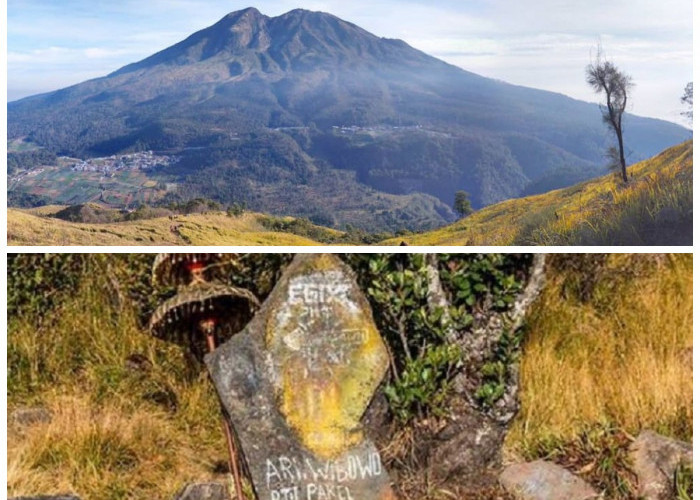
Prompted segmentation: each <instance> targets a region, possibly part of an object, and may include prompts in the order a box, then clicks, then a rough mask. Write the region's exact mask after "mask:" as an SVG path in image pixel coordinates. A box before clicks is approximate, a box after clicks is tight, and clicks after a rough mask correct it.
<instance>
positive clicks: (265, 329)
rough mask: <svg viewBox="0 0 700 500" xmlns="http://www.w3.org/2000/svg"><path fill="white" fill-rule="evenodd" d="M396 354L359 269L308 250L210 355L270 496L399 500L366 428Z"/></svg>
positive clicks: (254, 473)
mask: <svg viewBox="0 0 700 500" xmlns="http://www.w3.org/2000/svg"><path fill="white" fill-rule="evenodd" d="M388 356H389V355H388V353H387V350H386V347H385V345H384V342H383V340H382V338H381V336H380V335H379V332H378V331H377V328H376V326H375V324H374V321H373V319H372V313H371V310H370V307H369V303H368V302H367V300H366V298H365V297H364V295H363V293H362V291H361V290H360V288H359V287H358V286H357V283H356V281H355V277H354V273H353V272H352V270H350V268H349V267H348V266H346V265H345V264H344V263H343V262H342V261H340V260H339V259H338V258H337V257H335V256H333V255H311V254H301V255H297V256H296V257H295V259H294V260H293V261H292V263H291V264H290V266H289V267H288V268H287V270H286V271H285V273H284V274H283V276H282V278H281V279H280V281H279V282H278V283H277V285H276V286H275V289H274V290H273V291H272V293H271V294H270V296H269V297H268V299H267V300H266V301H265V303H264V304H263V306H262V309H261V310H260V312H259V313H258V314H257V315H256V316H255V318H254V319H253V320H252V321H251V322H250V323H249V324H248V326H247V327H246V328H245V329H244V330H243V331H242V332H241V333H240V334H238V335H236V336H234V337H233V338H231V339H230V340H229V341H228V342H226V343H225V344H223V345H222V346H220V347H219V348H218V349H217V350H216V351H214V352H213V353H211V354H208V355H207V356H206V357H205V362H206V364H207V367H208V369H209V371H210V373H211V375H212V379H213V381H214V385H215V386H216V389H217V391H218V393H219V396H220V398H221V401H222V403H223V406H224V408H225V410H226V412H227V413H228V415H229V418H230V419H231V422H232V424H233V426H234V427H235V429H236V431H237V434H238V439H239V440H240V445H241V448H242V451H243V454H244V456H245V458H246V462H247V464H248V469H249V471H250V475H251V479H252V481H253V487H254V489H255V492H256V494H257V496H258V498H259V499H260V500H331V499H333V500H336V499H337V500H374V499H377V500H380V499H381V500H393V499H394V498H395V496H394V493H393V492H392V489H391V485H390V481H389V478H388V476H387V474H386V471H385V469H384V467H383V465H382V463H381V460H380V457H379V453H378V452H377V449H376V447H375V446H374V444H373V443H372V442H371V441H369V439H368V438H367V437H366V436H365V435H364V433H363V429H362V424H361V419H362V416H363V414H364V412H365V410H366V408H367V405H368V404H369V402H370V400H371V398H372V396H373V394H374V392H375V391H376V390H377V387H378V385H379V383H380V382H381V381H382V379H383V378H384V374H385V372H386V370H387V367H388V363H389V358H388Z"/></svg>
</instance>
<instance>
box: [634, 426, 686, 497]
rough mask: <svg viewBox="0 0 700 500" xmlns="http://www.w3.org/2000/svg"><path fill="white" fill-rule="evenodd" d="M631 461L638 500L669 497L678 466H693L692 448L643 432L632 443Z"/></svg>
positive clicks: (679, 442)
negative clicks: (683, 464) (639, 499)
mask: <svg viewBox="0 0 700 500" xmlns="http://www.w3.org/2000/svg"><path fill="white" fill-rule="evenodd" d="M630 459H631V461H632V469H633V470H634V473H635V474H636V475H637V488H638V494H639V496H640V497H643V498H645V499H648V500H656V499H662V498H670V497H671V495H672V488H673V487H672V483H673V476H674V473H675V470H676V468H677V467H678V466H679V465H680V464H681V463H686V464H688V465H692V463H693V447H692V445H690V444H688V443H684V442H682V441H677V440H675V439H671V438H667V437H664V436H661V435H659V434H657V433H655V432H652V431H642V433H641V434H639V436H638V437H637V439H636V440H635V442H634V443H632V446H631V448H630Z"/></svg>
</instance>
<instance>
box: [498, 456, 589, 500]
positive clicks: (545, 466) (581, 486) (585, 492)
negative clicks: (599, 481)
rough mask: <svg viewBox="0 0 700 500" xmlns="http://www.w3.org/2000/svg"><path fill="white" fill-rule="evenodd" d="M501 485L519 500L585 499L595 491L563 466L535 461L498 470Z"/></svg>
mask: <svg viewBox="0 0 700 500" xmlns="http://www.w3.org/2000/svg"><path fill="white" fill-rule="evenodd" d="M500 480H501V484H502V485H503V487H504V488H505V489H506V490H507V491H508V492H509V493H510V494H512V495H513V496H515V497H516V498H518V499H522V500H588V499H593V498H599V494H598V493H597V492H596V491H595V490H594V489H593V488H592V487H591V486H590V485H589V484H588V483H587V482H585V481H584V480H583V479H581V478H580V477H577V476H575V475H574V474H572V473H571V472H569V471H568V470H566V469H565V468H564V467H561V466H559V465H556V464H553V463H551V462H545V461H544V460H536V461H535V462H528V463H523V464H515V465H510V466H508V467H506V468H505V470H504V471H503V472H502V473H501V477H500Z"/></svg>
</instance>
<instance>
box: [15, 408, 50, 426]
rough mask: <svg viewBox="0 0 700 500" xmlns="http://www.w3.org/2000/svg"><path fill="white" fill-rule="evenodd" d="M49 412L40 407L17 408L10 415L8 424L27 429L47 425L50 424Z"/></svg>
mask: <svg viewBox="0 0 700 500" xmlns="http://www.w3.org/2000/svg"><path fill="white" fill-rule="evenodd" d="M51 417H52V415H51V412H50V411H49V410H47V409H46V408H42V407H23V408H17V409H16V410H14V411H13V412H12V413H10V418H9V421H10V423H12V424H14V425H16V426H18V427H29V426H30V425H35V424H47V423H49V422H51Z"/></svg>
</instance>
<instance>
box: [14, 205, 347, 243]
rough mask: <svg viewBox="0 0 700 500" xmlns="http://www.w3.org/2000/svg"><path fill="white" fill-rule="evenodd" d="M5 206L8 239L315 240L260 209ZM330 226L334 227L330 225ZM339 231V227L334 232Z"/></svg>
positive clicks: (194, 241) (80, 241) (299, 241)
mask: <svg viewBox="0 0 700 500" xmlns="http://www.w3.org/2000/svg"><path fill="white" fill-rule="evenodd" d="M53 208H54V207H53V206H52V208H51V209H46V210H39V211H37V210H36V209H33V210H19V209H12V208H11V209H8V213H7V241H8V244H9V245H27V246H31V245H96V246H99V245H261V246H280V245H283V246H284V245H299V246H305V245H318V244H319V243H318V242H316V241H313V240H311V239H309V238H304V237H302V236H297V235H295V234H290V233H282V232H274V231H270V230H267V229H266V228H265V227H264V226H263V225H262V223H261V218H263V217H264V216H263V215H260V214H254V213H247V214H244V215H242V216H239V217H229V216H227V215H225V214H221V213H209V214H192V215H178V216H175V217H173V218H172V219H170V218H168V217H159V218H155V219H146V220H138V221H129V222H116V223H112V224H87V223H77V222H66V221H63V220H60V219H55V218H50V217H46V215H49V214H51V213H54V212H55V210H54V209H53ZM328 232H334V231H333V230H330V229H329V230H328ZM334 233H337V232H334Z"/></svg>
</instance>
